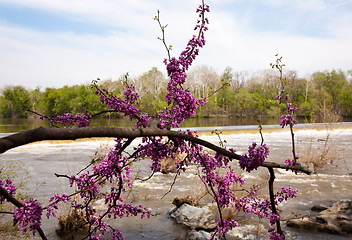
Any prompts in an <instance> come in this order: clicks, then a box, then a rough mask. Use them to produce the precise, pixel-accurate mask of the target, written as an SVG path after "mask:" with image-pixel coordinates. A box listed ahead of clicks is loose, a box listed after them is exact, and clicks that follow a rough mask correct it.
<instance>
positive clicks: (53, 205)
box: [44, 193, 71, 218]
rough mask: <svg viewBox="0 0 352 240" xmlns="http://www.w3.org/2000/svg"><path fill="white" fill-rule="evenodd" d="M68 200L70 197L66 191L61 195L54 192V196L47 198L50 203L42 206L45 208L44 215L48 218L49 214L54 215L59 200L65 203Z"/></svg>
mask: <svg viewBox="0 0 352 240" xmlns="http://www.w3.org/2000/svg"><path fill="white" fill-rule="evenodd" d="M70 200H71V198H70V197H69V196H68V195H67V193H64V194H61V195H60V194H58V193H55V194H54V197H51V198H50V199H49V202H52V203H51V204H50V205H49V206H47V207H45V208H44V209H46V210H47V213H46V217H47V218H49V217H50V215H52V216H53V217H56V213H57V209H58V208H59V207H58V203H59V202H64V203H66V202H69V201H70Z"/></svg>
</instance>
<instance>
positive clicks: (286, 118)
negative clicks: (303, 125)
mask: <svg viewBox="0 0 352 240" xmlns="http://www.w3.org/2000/svg"><path fill="white" fill-rule="evenodd" d="M296 124H297V121H296V120H295V119H294V118H293V117H292V116H291V115H290V114H287V115H283V116H282V117H281V121H280V126H281V127H282V128H284V127H285V126H287V125H290V127H293V126H294V125H296Z"/></svg>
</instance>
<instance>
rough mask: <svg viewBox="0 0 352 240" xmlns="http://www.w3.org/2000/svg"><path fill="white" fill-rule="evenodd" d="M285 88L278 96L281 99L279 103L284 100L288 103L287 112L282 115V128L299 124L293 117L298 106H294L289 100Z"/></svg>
mask: <svg viewBox="0 0 352 240" xmlns="http://www.w3.org/2000/svg"><path fill="white" fill-rule="evenodd" d="M284 94H285V89H282V90H281V95H278V96H276V99H277V100H278V101H279V103H280V104H281V103H282V102H284V103H285V104H286V107H287V112H288V113H287V114H286V115H283V116H282V117H281V120H280V126H281V127H282V128H284V127H285V126H288V125H289V126H290V127H293V126H294V125H296V124H297V121H296V120H295V119H294V118H293V114H294V113H295V112H296V111H297V107H293V106H292V103H289V102H287V101H288V99H289V96H288V95H285V96H283V95H284Z"/></svg>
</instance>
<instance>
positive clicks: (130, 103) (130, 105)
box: [95, 83, 151, 128]
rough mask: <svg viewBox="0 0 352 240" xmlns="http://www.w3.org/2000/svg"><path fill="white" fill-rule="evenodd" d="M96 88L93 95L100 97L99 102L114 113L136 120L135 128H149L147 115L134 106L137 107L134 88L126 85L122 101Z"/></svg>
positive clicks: (137, 95) (104, 90)
mask: <svg viewBox="0 0 352 240" xmlns="http://www.w3.org/2000/svg"><path fill="white" fill-rule="evenodd" d="M95 87H96V91H95V94H98V95H99V96H100V102H102V103H104V104H106V105H107V106H108V107H110V108H111V109H114V110H115V111H116V112H121V113H123V114H124V115H125V116H129V117H130V119H131V120H132V119H137V128H139V127H149V121H150V119H151V118H150V117H149V116H148V114H147V113H144V114H142V113H141V111H140V110H139V109H138V108H137V107H136V106H135V104H136V105H139V102H138V101H137V100H138V98H139V94H138V93H137V92H136V88H135V86H134V85H133V84H128V83H126V85H125V87H126V90H125V92H124V99H121V97H117V96H116V95H113V94H111V93H109V91H108V90H107V89H105V88H104V89H100V88H99V87H97V86H95Z"/></svg>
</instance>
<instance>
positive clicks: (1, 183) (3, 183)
mask: <svg viewBox="0 0 352 240" xmlns="http://www.w3.org/2000/svg"><path fill="white" fill-rule="evenodd" d="M0 187H2V188H4V189H5V190H6V191H7V192H8V193H9V194H10V195H12V196H13V195H15V194H16V187H15V185H13V184H12V181H11V180H10V179H6V180H5V181H4V180H2V179H0ZM4 202H5V197H4V196H2V195H0V204H2V203H4Z"/></svg>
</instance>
